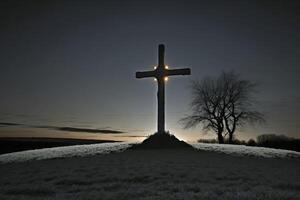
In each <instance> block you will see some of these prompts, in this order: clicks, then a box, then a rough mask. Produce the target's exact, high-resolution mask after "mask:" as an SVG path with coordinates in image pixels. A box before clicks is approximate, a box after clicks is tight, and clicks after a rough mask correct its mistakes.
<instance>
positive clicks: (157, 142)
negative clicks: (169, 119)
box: [131, 132, 193, 149]
mask: <svg viewBox="0 0 300 200" xmlns="http://www.w3.org/2000/svg"><path fill="white" fill-rule="evenodd" d="M131 149H193V147H192V146H191V145H189V144H188V143H186V142H184V141H181V140H179V139H178V138H176V137H175V136H174V135H172V134H170V133H169V132H163V133H154V134H153V135H150V136H149V137H148V138H147V139H145V140H144V141H143V142H142V143H140V144H136V145H134V146H132V147H131Z"/></svg>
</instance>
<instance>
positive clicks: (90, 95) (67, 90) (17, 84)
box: [0, 0, 300, 140]
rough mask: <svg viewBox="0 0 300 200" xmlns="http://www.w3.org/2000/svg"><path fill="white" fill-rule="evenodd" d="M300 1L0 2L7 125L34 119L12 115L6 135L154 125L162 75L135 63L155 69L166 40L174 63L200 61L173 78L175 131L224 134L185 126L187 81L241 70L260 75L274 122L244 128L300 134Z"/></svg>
mask: <svg viewBox="0 0 300 200" xmlns="http://www.w3.org/2000/svg"><path fill="white" fill-rule="evenodd" d="M299 10H300V3H299V1H292V0H291V1H261V0H260V1H230V0H228V1H227V0H226V1H213V0H212V1H187V0H185V1H175V0H172V1H142V0H136V1H135V0H134V1H121V0H120V1H116V0H110V1H108V0H107V1H88V0H85V1H38V0H36V1H30V0H26V1H25V0H24V1H12V0H9V1H1V3H0V58H1V59H0V91H1V98H0V122H11V123H21V124H25V125H21V126H20V125H16V126H15V125H4V124H2V125H1V126H0V136H40V137H43V136H47V137H49V136H50V137H81V138H98V139H101V138H105V139H107V138H112V139H114V138H116V139H120V138H126V139H128V138H127V137H125V136H144V135H149V134H151V133H153V132H155V129H156V87H157V86H156V83H155V82H154V81H153V79H139V80H138V79H135V72H136V71H142V70H151V69H153V66H154V65H156V64H157V47H158V44H160V43H163V44H165V45H166V64H168V65H169V66H170V68H180V67H190V68H191V70H192V75H191V76H184V77H171V78H170V79H169V81H168V83H167V85H166V128H167V129H168V130H170V131H171V133H173V134H175V135H176V136H178V137H179V138H181V139H185V140H196V139H198V138H200V137H214V135H212V134H206V135H203V134H201V133H202V131H201V127H198V128H195V129H192V130H183V129H182V128H181V126H180V125H179V124H178V120H179V119H180V118H181V117H183V116H184V115H185V114H187V113H188V111H189V110H188V104H189V102H190V100H191V96H190V91H189V89H188V83H189V82H190V81H191V80H194V79H201V78H203V77H205V76H217V75H218V74H219V73H220V72H221V71H222V70H235V71H236V72H237V73H239V74H240V75H241V77H242V78H245V79H249V80H252V81H256V82H258V83H259V84H260V86H259V88H258V90H259V93H258V94H257V99H258V100H259V105H258V109H259V110H261V111H262V112H263V113H264V114H265V115H266V120H267V123H266V124H264V125H259V126H255V127H250V126H249V127H245V128H243V129H242V130H240V131H239V133H238V137H239V138H241V139H248V138H255V137H256V136H257V135H259V134H265V133H275V134H286V135H289V136H292V137H300V131H299V130H300V123H299V119H300V114H299V111H300V92H299V86H300V66H299V64H300V23H299V22H300V12H299ZM35 126H68V127H80V128H99V129H111V130H120V131H124V132H126V133H123V134H111V135H110V134H103V133H96V134H95V133H79V132H76V133H75V132H65V131H59V130H53V129H51V128H50V129H49V128H45V127H44V128H41V127H39V128H36V127H35ZM118 136H121V137H118ZM129 138H130V137H129ZM132 138H136V137H132Z"/></svg>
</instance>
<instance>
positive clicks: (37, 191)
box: [4, 188, 55, 197]
mask: <svg viewBox="0 0 300 200" xmlns="http://www.w3.org/2000/svg"><path fill="white" fill-rule="evenodd" d="M4 194H5V195H10V196H31V197H47V196H53V195H55V192H54V191H53V190H50V189H47V188H13V189H9V190H7V191H6V192H5V193H4Z"/></svg>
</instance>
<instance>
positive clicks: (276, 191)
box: [0, 144, 300, 200]
mask: <svg viewBox="0 0 300 200" xmlns="http://www.w3.org/2000/svg"><path fill="white" fill-rule="evenodd" d="M96 145H98V147H99V146H101V145H102V146H105V144H96ZM96 145H91V146H93V148H94V150H92V151H88V150H87V149H88V148H87V146H89V145H86V147H85V149H84V150H82V151H81V152H85V153H81V154H80V153H78V155H77V156H80V157H74V155H75V154H74V155H72V156H71V157H68V156H67V157H66V156H65V155H64V156H56V157H52V159H48V158H50V157H47V159H45V160H34V159H39V158H38V157H34V156H33V157H32V159H33V160H32V159H31V160H26V159H25V160H22V162H18V160H16V159H15V160H13V159H10V160H9V159H8V158H9V157H15V158H18V159H19V158H22V156H23V157H24V156H25V157H26V155H29V154H33V152H34V151H29V152H27V153H23V154H17V156H15V155H16V154H10V155H9V154H7V155H8V156H6V157H5V155H3V156H2V157H1V156H0V162H2V164H0V173H1V174H0V176H1V179H0V185H1V187H0V188H1V189H0V194H1V195H0V199H25V200H27V199H228V200H229V199H230V200H232V199H233V200H234V199H247V200H248V199H272V200H276V199H278V200H279V199H295V200H296V199H300V192H299V191H300V172H299V169H300V159H299V157H297V156H296V157H293V158H264V157H261V156H260V157H257V156H245V155H241V154H240V155H238V154H232V153H230V154H229V155H228V154H224V153H217V152H211V151H204V150H135V151H134V150H126V151H123V152H118V151H119V150H121V149H122V148H123V149H124V148H125V147H127V146H126V145H128V144H122V145H123V146H122V145H119V147H118V148H117V149H118V150H117V151H112V150H110V151H103V152H102V153H101V152H100V153H99V149H98V150H97V151H98V153H97V152H96V151H95V149H96ZM111 147H112V146H111ZM66 148H67V147H66ZM76 148H80V147H76ZM105 148H109V145H106V146H105ZM111 149H112V148H111ZM60 150H62V147H60ZM65 150H66V149H64V151H65ZM70 151H71V150H70ZM72 151H73V150H72ZM37 152H40V154H41V152H43V151H41V150H37ZM78 152H80V151H78ZM87 152H89V153H87ZM91 152H92V153H91ZM109 152H110V153H109ZM37 155H38V154H36V156H37ZM51 155H54V154H51ZM57 155H58V154H57ZM68 155H70V154H68ZM287 155H288V154H287ZM295 155H297V154H295ZM18 156H19V157H18ZM75 156H76V155H75ZM27 158H28V156H27ZM5 159H6V162H4V161H5Z"/></svg>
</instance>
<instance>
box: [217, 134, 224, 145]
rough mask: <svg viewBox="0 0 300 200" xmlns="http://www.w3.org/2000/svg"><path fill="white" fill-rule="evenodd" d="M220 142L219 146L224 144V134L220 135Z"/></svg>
mask: <svg viewBox="0 0 300 200" xmlns="http://www.w3.org/2000/svg"><path fill="white" fill-rule="evenodd" d="M218 141H219V144H224V137H223V135H222V133H218Z"/></svg>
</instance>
